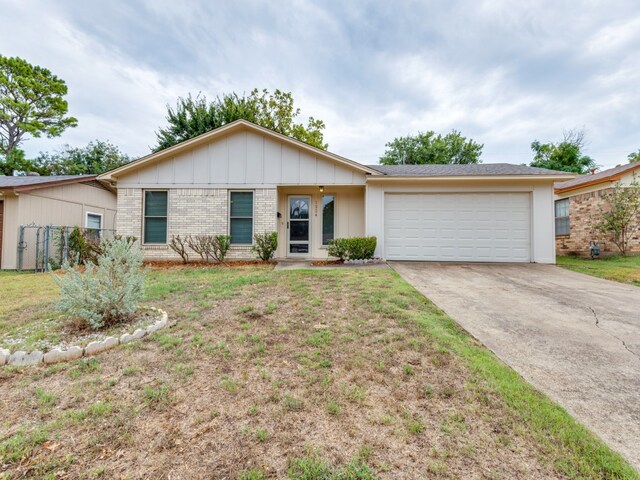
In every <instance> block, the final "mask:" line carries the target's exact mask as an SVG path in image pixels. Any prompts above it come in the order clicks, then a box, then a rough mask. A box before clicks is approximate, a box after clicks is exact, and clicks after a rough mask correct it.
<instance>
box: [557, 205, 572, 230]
mask: <svg viewBox="0 0 640 480" xmlns="http://www.w3.org/2000/svg"><path fill="white" fill-rule="evenodd" d="M558 235H569V199H568V198H563V199H562V200H556V236H558Z"/></svg>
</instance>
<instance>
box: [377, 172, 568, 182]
mask: <svg viewBox="0 0 640 480" xmlns="http://www.w3.org/2000/svg"><path fill="white" fill-rule="evenodd" d="M574 177H575V175H571V174H567V175H562V174H553V175H384V176H375V177H369V178H367V182H372V181H375V182H389V181H402V182H407V181H425V180H430V181H431V180H434V181H475V180H483V181H488V180H501V181H502V180H544V181H549V182H557V181H563V180H571V179H572V178H574Z"/></svg>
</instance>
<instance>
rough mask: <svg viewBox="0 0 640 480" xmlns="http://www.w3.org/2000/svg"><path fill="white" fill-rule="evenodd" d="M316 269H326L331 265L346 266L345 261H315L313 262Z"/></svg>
mask: <svg viewBox="0 0 640 480" xmlns="http://www.w3.org/2000/svg"><path fill="white" fill-rule="evenodd" d="M311 265H312V266H314V267H326V266H330V265H344V261H343V260H315V261H313V262H311Z"/></svg>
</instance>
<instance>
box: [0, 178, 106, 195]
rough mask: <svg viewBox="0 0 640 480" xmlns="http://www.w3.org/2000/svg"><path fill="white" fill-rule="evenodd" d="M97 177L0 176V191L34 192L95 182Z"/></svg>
mask: <svg viewBox="0 0 640 480" xmlns="http://www.w3.org/2000/svg"><path fill="white" fill-rule="evenodd" d="M96 177H97V175H46V176H45V175H43V176H39V175H33V176H32V175H23V176H5V175H0V190H19V191H25V190H35V189H37V188H46V187H54V186H58V185H65V184H68V183H80V182H87V181H91V180H95V179H96Z"/></svg>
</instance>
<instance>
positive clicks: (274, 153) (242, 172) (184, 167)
mask: <svg viewBox="0 0 640 480" xmlns="http://www.w3.org/2000/svg"><path fill="white" fill-rule="evenodd" d="M242 127H247V125H239V126H237V127H236V128H233V129H231V128H230V129H228V130H227V131H226V132H225V133H224V134H215V131H213V132H210V133H211V134H212V135H211V136H210V137H207V138H204V139H203V140H205V141H202V139H201V140H200V141H199V142H198V143H194V144H192V145H191V146H190V148H187V147H189V145H185V146H184V147H183V148H177V149H174V150H173V151H167V152H160V153H161V154H162V157H161V158H158V160H157V161H149V160H146V159H141V160H140V161H136V162H133V163H132V164H130V166H125V167H121V170H120V171H119V169H116V170H115V171H114V172H110V173H107V174H105V175H103V176H101V178H102V179H112V178H117V182H118V187H128V186H131V187H134V186H135V187H143V188H153V187H154V186H157V187H162V188H165V187H169V186H173V187H180V186H182V187H221V188H224V187H242V186H276V185H363V184H364V183H365V182H366V177H367V171H368V168H367V167H364V166H362V165H359V164H356V163H355V162H351V161H349V160H346V159H342V158H341V157H338V156H337V155H333V154H331V153H329V152H324V151H321V150H317V149H315V148H313V147H309V146H306V145H304V144H300V145H298V144H299V142H297V141H294V140H290V139H288V138H287V137H284V136H281V135H278V134H274V133H272V132H269V131H268V130H266V129H262V128H261V127H257V126H255V127H254V126H251V127H250V128H242ZM205 135H207V134H205ZM206 140H208V141H206ZM186 143H187V142H185V144H186ZM171 153H172V154H171ZM151 157H153V155H152V156H151ZM138 162H139V163H138ZM374 172H375V171H374ZM375 173H377V172H375Z"/></svg>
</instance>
